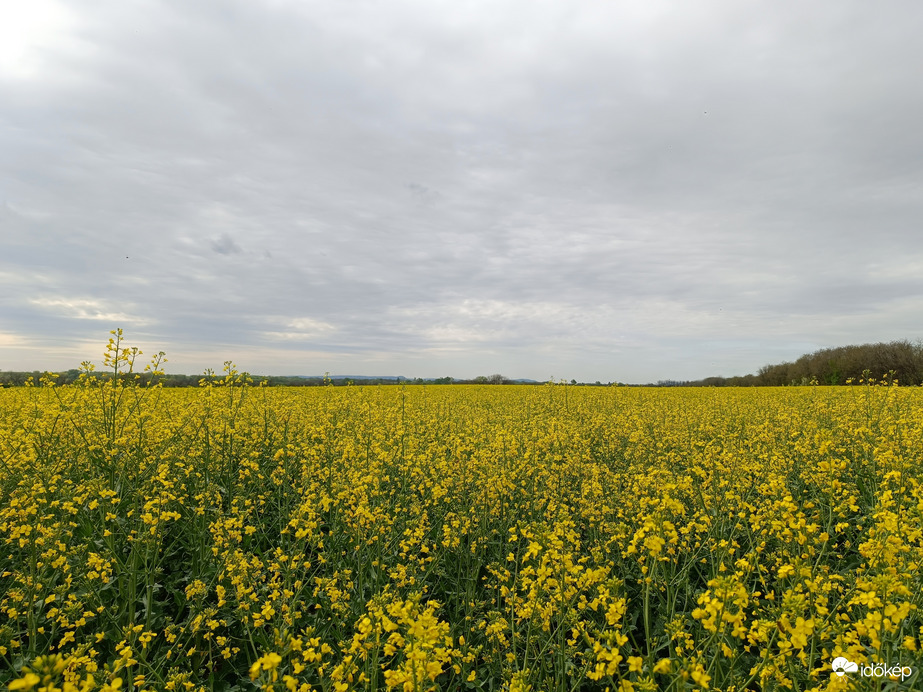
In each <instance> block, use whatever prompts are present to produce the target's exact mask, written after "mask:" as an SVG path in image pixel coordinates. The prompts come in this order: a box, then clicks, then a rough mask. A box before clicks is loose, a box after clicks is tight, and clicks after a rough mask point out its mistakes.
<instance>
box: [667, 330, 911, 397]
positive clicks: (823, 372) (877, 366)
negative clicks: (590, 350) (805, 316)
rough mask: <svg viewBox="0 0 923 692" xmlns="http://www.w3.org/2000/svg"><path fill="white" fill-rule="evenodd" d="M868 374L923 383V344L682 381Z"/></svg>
mask: <svg viewBox="0 0 923 692" xmlns="http://www.w3.org/2000/svg"><path fill="white" fill-rule="evenodd" d="M866 376H868V377H872V378H874V379H876V380H882V379H895V380H897V381H898V383H899V384H909V385H919V384H921V383H923V343H920V342H917V343H911V342H909V341H907V340H902V341H891V342H889V343H877V344H862V345H859V346H839V347H837V348H823V349H821V350H819V351H814V352H813V353H807V354H805V355H803V356H801V357H800V358H799V359H798V360H796V361H792V362H785V363H778V364H776V365H764V366H763V367H762V368H760V369H759V371H758V372H757V373H756V374H755V375H743V376H740V377H706V378H705V379H703V380H696V381H693V382H684V383H682V384H684V385H685V386H687V387H695V386H700V387H725V386H726V387H750V386H776V387H777V386H782V385H799V384H811V383H816V384H826V385H842V384H847V383H848V382H853V383H858V382H859V381H860V380H862V379H864V378H865V377H866ZM658 384H659V383H658ZM671 384H672V385H675V384H676V383H673V382H664V385H667V386H669V385H671Z"/></svg>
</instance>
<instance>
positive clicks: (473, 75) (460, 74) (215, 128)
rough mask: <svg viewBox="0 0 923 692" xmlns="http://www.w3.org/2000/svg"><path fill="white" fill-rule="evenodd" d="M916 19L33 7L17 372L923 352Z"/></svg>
mask: <svg viewBox="0 0 923 692" xmlns="http://www.w3.org/2000/svg"><path fill="white" fill-rule="evenodd" d="M921 36H923V4H921V3H920V2H919V0H906V1H894V2H888V1H885V2H882V3H869V2H866V1H864V0H863V1H859V0H829V1H824V2H811V3H805V2H802V1H801V0H798V1H785V0H784V1H781V2H780V1H778V0H773V1H768V0H767V1H765V2H754V1H743V0H726V1H701V0H700V1H697V2H680V1H675V2H658V1H652V0H639V1H637V2H634V1H632V2H624V1H623V2H619V1H617V0H610V1H606V2H603V1H599V2H577V1H572V0H570V1H564V0H555V1H554V2H549V1H541V0H538V1H536V0H522V1H521V2H500V1H497V0H494V1H492V2H468V1H466V0H449V1H447V2H442V1H436V0H418V1H409V0H408V1H393V0H378V1H376V2H362V1H344V0H336V1H334V0H330V1H328V2H310V1H307V0H291V1H283V0H279V1H258V0H239V1H237V0H213V1H210V2H209V1H203V0H178V1H176V2H154V1H148V2H137V1H134V0H117V1H116V0H112V1H107V0H92V1H87V2H82V1H80V0H68V2H52V1H51V0H29V2H20V3H7V4H6V5H5V6H4V9H3V11H2V18H0V369H3V370H22V369H28V370H32V369H66V368H72V367H77V365H78V364H79V363H80V362H81V361H83V360H93V361H95V362H97V363H98V362H100V361H101V357H102V351H103V348H104V346H105V342H106V340H107V339H108V336H109V335H108V332H109V330H110V329H114V328H116V327H121V328H123V329H124V331H125V334H126V337H127V340H128V343H129V344H132V345H137V346H140V347H141V348H142V349H143V350H144V351H145V352H146V353H150V352H156V351H159V350H164V351H166V352H167V357H168V358H169V359H170V363H169V364H168V367H167V370H168V371H170V372H184V373H189V374H195V373H200V372H202V371H203V370H204V369H205V368H207V367H211V368H214V369H216V370H220V369H221V364H222V363H223V361H225V360H228V359H230V360H234V361H235V362H236V363H237V364H238V366H239V367H240V368H241V369H244V370H249V371H250V372H253V373H261V374H317V373H323V372H325V371H329V372H330V373H333V374H365V375H405V376H409V377H438V376H444V375H450V376H454V377H456V378H462V377H472V376H475V375H479V374H485V375H489V374H492V373H502V374H504V375H506V376H508V377H524V378H534V379H538V380H546V379H548V378H549V377H554V378H555V379H560V378H565V379H568V380H569V379H571V378H574V379H577V380H580V381H591V382H592V381H595V380H600V381H603V382H607V381H622V382H649V381H654V380H658V379H668V378H672V379H693V378H701V377H705V376H709V375H715V374H720V375H734V374H744V373H748V372H755V371H756V370H757V369H758V368H759V367H760V366H762V365H764V364H767V363H774V362H780V361H782V360H790V359H794V358H796V357H797V356H799V355H801V354H802V353H804V352H807V351H812V350H816V349H818V348H822V347H827V346H839V345H845V344H849V343H865V342H877V341H890V340H894V339H904V338H906V339H910V340H916V339H918V338H921V337H923V319H921V318H923V82H921V77H920V75H921V72H920V70H921V66H923V41H921Z"/></svg>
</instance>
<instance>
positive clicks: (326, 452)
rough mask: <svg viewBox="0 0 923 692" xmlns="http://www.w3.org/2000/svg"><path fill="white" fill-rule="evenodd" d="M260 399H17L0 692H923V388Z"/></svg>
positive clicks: (189, 393) (77, 395) (10, 399)
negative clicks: (892, 678)
mask: <svg viewBox="0 0 923 692" xmlns="http://www.w3.org/2000/svg"><path fill="white" fill-rule="evenodd" d="M240 379H241V378H240V377H238V376H236V375H235V374H234V373H233V371H232V372H231V374H230V376H229V377H228V382H226V383H225V384H217V385H215V386H205V387H201V388H199V389H195V390H165V389H159V388H156V387H154V388H145V387H133V386H131V380H126V381H124V382H123V383H122V384H120V385H119V386H116V387H114V386H112V384H111V381H110V383H106V384H99V383H93V382H85V383H84V384H83V385H77V386H67V387H51V386H45V387H33V388H21V389H7V390H0V461H2V466H0V537H2V555H0V574H2V576H0V682H3V683H9V682H11V681H14V682H13V684H12V688H14V689H38V688H39V686H41V685H46V684H50V683H51V682H52V681H53V682H54V685H52V686H50V687H48V688H47V689H57V688H60V689H74V690H84V689H87V690H91V689H92V690H95V689H106V690H109V689H116V688H117V686H118V682H117V681H118V680H120V681H121V689H122V690H126V689H130V688H131V687H132V686H134V687H135V689H151V690H192V689H226V690H230V689H255V688H257V687H260V688H262V689H275V690H284V689H290V690H307V689H321V690H356V689H359V690H364V689H386V688H395V689H397V690H426V689H442V690H456V689H459V690H469V689H470V690H473V689H485V690H500V689H508V690H527V689H529V687H530V686H531V689H532V690H535V691H536V692H537V691H538V690H602V689H605V688H607V687H608V688H610V689H621V690H632V689H634V690H685V689H699V688H710V689H720V690H744V689H750V690H755V689H780V690H782V689H786V690H787V689H795V690H805V689H828V688H830V689H845V688H846V686H847V684H852V685H853V686H854V687H855V688H856V689H885V688H887V686H888V684H889V683H888V682H887V680H886V679H884V678H873V677H869V676H866V677H862V667H863V666H864V665H865V664H867V663H868V662H881V663H885V664H888V665H889V666H892V667H893V666H898V665H901V666H904V667H909V668H912V669H913V671H914V675H913V677H912V678H910V679H908V680H905V681H904V682H903V683H902V684H899V685H898V687H896V689H897V688H899V689H912V688H916V689H919V687H915V685H918V684H919V683H918V682H917V681H918V679H919V674H918V673H917V672H916V671H917V669H918V667H920V666H921V665H923V657H921V654H920V652H919V647H920V644H921V642H920V639H921V637H920V635H921V631H920V626H921V624H923V622H921V617H920V613H919V611H918V606H919V605H920V601H921V583H923V578H921V574H920V565H921V560H923V545H921V537H923V519H921V515H923V487H921V484H920V481H921V476H923V391H921V390H919V389H912V388H897V387H885V386H867V385H859V386H853V387H849V388H823V387H795V388H780V389H712V390H709V389H658V390H652V389H630V388H615V387H601V388H589V387H570V386H561V385H546V386H532V387H530V386H443V387H439V386H426V387H422V386H417V387H411V386H408V387H400V386H390V387H365V388H363V387H337V388H334V387H319V388H311V389H297V390H294V389H281V388H280V389H276V388H260V387H255V386H245V385H243V383H242V382H240ZM839 656H843V657H845V658H847V659H849V660H850V661H853V662H856V663H858V664H860V670H859V671H857V672H850V673H847V674H846V675H844V676H843V677H842V678H841V677H838V676H836V675H833V674H832V669H831V664H832V662H833V660H834V658H836V657H839ZM877 670H879V671H880V670H881V668H880V667H879V668H878V669H877ZM872 672H874V670H872ZM64 681H70V682H71V683H72V685H73V686H72V687H67V686H66V685H65V683H64ZM107 685H108V686H107ZM43 689H44V688H43Z"/></svg>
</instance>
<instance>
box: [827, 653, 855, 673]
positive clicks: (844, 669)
mask: <svg viewBox="0 0 923 692" xmlns="http://www.w3.org/2000/svg"><path fill="white" fill-rule="evenodd" d="M830 666H831V667H832V668H833V672H834V673H836V674H837V676H838V677H843V676H844V675H846V673H858V672H859V664H858V663H853V662H852V661H850V660H849V659H848V658H843V657H842V656H840V657H839V658H835V659H833V663H831V664H830Z"/></svg>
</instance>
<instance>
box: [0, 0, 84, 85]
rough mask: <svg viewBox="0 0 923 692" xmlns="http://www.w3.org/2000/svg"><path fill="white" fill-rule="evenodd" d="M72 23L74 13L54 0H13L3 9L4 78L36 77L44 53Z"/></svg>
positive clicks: (0, 49)
mask: <svg viewBox="0 0 923 692" xmlns="http://www.w3.org/2000/svg"><path fill="white" fill-rule="evenodd" d="M71 25H72V14H71V12H70V11H69V10H68V9H67V8H66V7H64V6H63V5H62V4H61V3H57V2H54V1H53V0H23V1H20V2H16V1H10V2H7V3H5V4H4V7H3V10H2V12H0V78H3V77H13V78H15V79H27V78H30V77H34V76H35V75H36V74H37V73H38V71H39V70H40V68H41V66H42V54H43V52H44V51H47V50H48V49H50V48H52V47H53V46H54V45H55V43H56V42H57V41H59V40H61V38H62V37H63V36H64V35H65V33H66V31H67V29H68V28H69V27H70V26H71Z"/></svg>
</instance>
